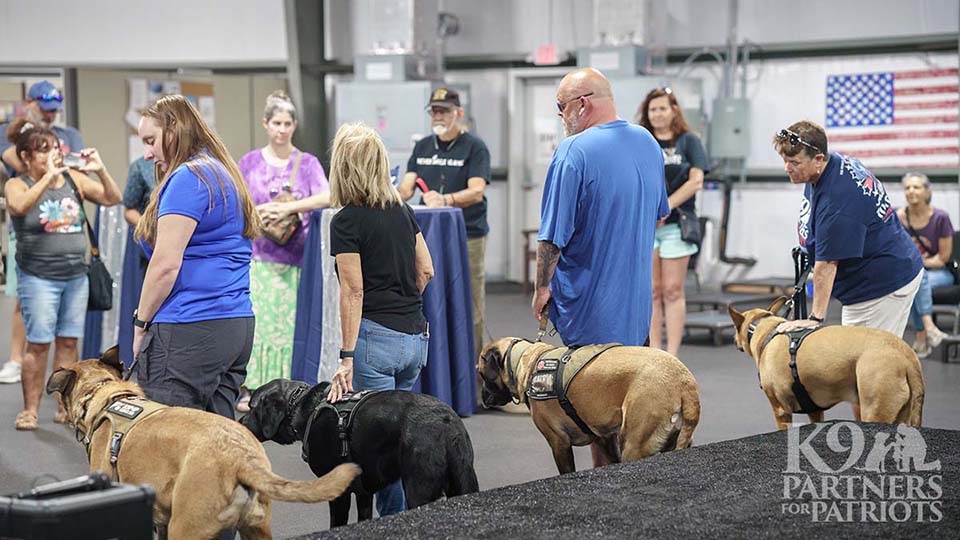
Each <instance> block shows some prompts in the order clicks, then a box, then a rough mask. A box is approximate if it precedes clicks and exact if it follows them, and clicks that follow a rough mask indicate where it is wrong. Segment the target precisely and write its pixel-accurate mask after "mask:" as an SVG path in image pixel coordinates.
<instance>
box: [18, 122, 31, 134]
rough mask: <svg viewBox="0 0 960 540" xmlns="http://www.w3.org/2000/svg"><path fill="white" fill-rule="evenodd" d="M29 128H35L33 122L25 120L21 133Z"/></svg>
mask: <svg viewBox="0 0 960 540" xmlns="http://www.w3.org/2000/svg"><path fill="white" fill-rule="evenodd" d="M28 129H33V124H31V123H30V122H24V124H23V127H21V128H20V134H21V135H22V134H23V132H25V131H27V130H28Z"/></svg>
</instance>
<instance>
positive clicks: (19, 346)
mask: <svg viewBox="0 0 960 540" xmlns="http://www.w3.org/2000/svg"><path fill="white" fill-rule="evenodd" d="M25 105H26V106H25V113H24V114H25V115H26V117H27V119H28V120H30V121H31V122H35V123H37V124H39V125H42V126H45V127H48V128H50V129H52V130H53V132H54V133H56V134H57V137H58V138H59V139H60V151H61V152H63V153H64V154H67V153H68V152H79V151H80V150H81V149H83V148H84V146H83V138H82V137H81V136H80V132H79V131H77V130H76V129H75V128H72V127H61V126H56V125H54V124H53V123H54V122H56V121H57V115H58V114H59V113H60V109H61V108H63V94H62V93H61V92H60V90H59V89H58V88H57V87H56V86H54V85H53V83H51V82H50V81H40V82H38V83H34V84H33V85H32V86H31V87H30V89H29V90H28V91H27V99H26V102H25ZM7 126H8V124H0V160H2V161H3V167H5V168H6V172H7V174H8V175H9V176H10V178H13V177H15V176H18V175H21V174H23V173H24V172H26V166H25V165H24V164H23V162H22V161H20V156H18V155H17V151H16V147H14V146H13V145H12V144H10V141H8V140H7ZM8 230H9V231H10V240H9V243H8V244H7V245H8V250H7V251H8V253H7V255H8V258H7V295H9V296H16V290H17V286H16V278H15V276H16V271H15V270H14V264H15V263H14V262H13V261H14V253H15V252H16V246H17V243H16V239H15V238H14V235H13V227H8ZM10 326H11V331H12V334H13V335H12V336H11V340H10V359H9V361H7V362H6V363H4V364H3V366H2V367H0V384H14V383H18V382H20V364H21V362H22V360H23V349H24V347H25V345H26V329H25V328H24V327H23V318H22V317H21V315H20V303H19V302H18V303H17V304H16V305H15V307H14V310H13V318H12V321H11V325H10Z"/></svg>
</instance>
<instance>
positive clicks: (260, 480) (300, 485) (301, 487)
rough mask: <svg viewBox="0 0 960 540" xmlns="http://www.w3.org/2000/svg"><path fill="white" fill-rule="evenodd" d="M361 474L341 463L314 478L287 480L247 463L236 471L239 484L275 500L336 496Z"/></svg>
mask: <svg viewBox="0 0 960 540" xmlns="http://www.w3.org/2000/svg"><path fill="white" fill-rule="evenodd" d="M358 474H360V467H358V466H356V465H354V464H353V463H344V464H343V465H339V466H337V467H336V468H335V469H333V470H332V471H330V472H328V473H327V474H325V475H323V476H321V477H320V478H317V479H316V480H308V481H299V480H287V479H286V478H283V477H281V476H277V475H276V474H274V473H273V472H272V471H270V470H269V469H266V468H263V467H261V466H259V465H255V464H248V465H246V466H244V467H242V468H241V469H240V470H239V471H238V474H237V478H238V480H240V483H241V484H243V485H245V486H249V487H251V488H253V489H254V490H255V491H256V492H258V493H262V494H263V495H266V496H267V497H270V498H271V499H276V500H278V501H290V502H305V503H315V502H322V501H331V500H333V499H336V498H337V497H339V496H340V495H341V494H343V492H344V491H346V489H347V488H348V487H350V484H351V483H352V482H353V479H354V478H356V476H357V475H358Z"/></svg>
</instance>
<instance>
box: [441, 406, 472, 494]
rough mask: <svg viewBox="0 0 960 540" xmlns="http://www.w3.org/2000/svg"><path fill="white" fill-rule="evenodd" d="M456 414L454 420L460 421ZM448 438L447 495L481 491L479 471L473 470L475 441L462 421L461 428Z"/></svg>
mask: <svg viewBox="0 0 960 540" xmlns="http://www.w3.org/2000/svg"><path fill="white" fill-rule="evenodd" d="M453 416H454V421H456V422H460V419H459V418H456V415H453ZM452 431H455V433H453V434H452V435H450V436H449V437H448V438H447V489H446V495H447V497H456V496H457V495H466V494H467V493H476V492H478V491H480V484H479V482H477V473H476V471H474V470H473V443H471V442H470V434H469V433H467V429H466V428H465V427H463V424H462V423H461V425H460V429H459V430H452Z"/></svg>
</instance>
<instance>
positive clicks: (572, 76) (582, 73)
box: [557, 68, 613, 101]
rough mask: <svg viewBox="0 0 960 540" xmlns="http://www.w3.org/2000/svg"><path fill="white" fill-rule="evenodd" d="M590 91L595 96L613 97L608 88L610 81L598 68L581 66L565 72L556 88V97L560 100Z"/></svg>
mask: <svg viewBox="0 0 960 540" xmlns="http://www.w3.org/2000/svg"><path fill="white" fill-rule="evenodd" d="M590 93H592V94H593V96H595V97H610V98H612V97H613V92H612V91H611V90H610V81H608V80H607V78H606V77H604V76H603V73H600V72H599V71H598V70H596V69H593V68H583V69H578V70H575V71H571V72H570V73H567V74H566V76H564V77H563V80H561V81H560V86H559V87H558V88H557V98H559V99H560V101H566V100H568V99H572V98H575V97H576V96H582V95H584V94H590Z"/></svg>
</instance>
